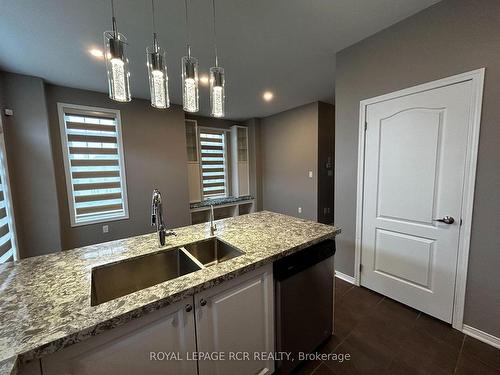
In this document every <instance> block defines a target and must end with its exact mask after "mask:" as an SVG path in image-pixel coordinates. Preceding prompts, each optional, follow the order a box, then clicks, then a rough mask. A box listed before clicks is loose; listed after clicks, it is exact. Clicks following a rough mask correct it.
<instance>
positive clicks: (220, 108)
mask: <svg viewBox="0 0 500 375" xmlns="http://www.w3.org/2000/svg"><path fill="white" fill-rule="evenodd" d="M224 84H225V78H224V68H220V67H213V68H210V107H211V109H212V111H211V115H212V116H214V117H224V114H225V108H224V107H225V105H224V102H225V92H224Z"/></svg>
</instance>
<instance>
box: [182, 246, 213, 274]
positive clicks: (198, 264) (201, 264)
mask: <svg viewBox="0 0 500 375" xmlns="http://www.w3.org/2000/svg"><path fill="white" fill-rule="evenodd" d="M179 250H180V251H182V252H183V253H184V254H185V255H187V257H188V258H189V259H191V260H192V261H193V262H194V263H196V265H197V266H198V267H200V268H201V269H202V270H204V269H205V268H207V267H205V265H203V263H201V262H200V261H199V260H198V259H196V258H195V257H194V256H193V255H192V254H191V253H190V252H189V251H187V250H186V249H185V248H184V247H179Z"/></svg>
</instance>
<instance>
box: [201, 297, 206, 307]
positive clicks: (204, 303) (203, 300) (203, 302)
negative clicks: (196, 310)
mask: <svg viewBox="0 0 500 375" xmlns="http://www.w3.org/2000/svg"><path fill="white" fill-rule="evenodd" d="M206 304H207V301H206V300H205V299H204V298H202V299H201V300H200V305H201V306H205V305H206Z"/></svg>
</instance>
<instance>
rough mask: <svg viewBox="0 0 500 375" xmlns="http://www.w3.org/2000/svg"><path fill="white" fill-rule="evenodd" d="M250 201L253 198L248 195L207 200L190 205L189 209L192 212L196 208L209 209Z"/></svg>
mask: <svg viewBox="0 0 500 375" xmlns="http://www.w3.org/2000/svg"><path fill="white" fill-rule="evenodd" d="M252 199H253V197H252V196H250V195H247V196H245V197H225V198H217V199H209V200H206V201H202V202H195V203H191V204H190V205H189V208H191V209H192V210H194V209H197V208H204V207H210V206H211V205H213V206H214V207H215V206H222V205H224V204H231V203H240V202H245V201H251V200H252Z"/></svg>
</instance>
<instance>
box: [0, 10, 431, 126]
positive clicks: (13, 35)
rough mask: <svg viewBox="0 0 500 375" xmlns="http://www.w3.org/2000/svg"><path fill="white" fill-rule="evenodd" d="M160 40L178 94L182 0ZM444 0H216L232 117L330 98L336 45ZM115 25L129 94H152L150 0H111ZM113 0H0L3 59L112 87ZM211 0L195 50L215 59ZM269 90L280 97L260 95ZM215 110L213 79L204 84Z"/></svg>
mask: <svg viewBox="0 0 500 375" xmlns="http://www.w3.org/2000/svg"><path fill="white" fill-rule="evenodd" d="M156 1H157V2H156V4H157V29H158V34H159V38H160V44H161V46H163V47H164V48H165V49H166V50H167V54H168V55H167V58H168V63H167V64H168V72H169V87H170V96H171V101H172V102H173V103H177V104H179V103H181V101H182V99H181V89H180V88H181V86H180V74H181V72H180V59H181V57H182V56H184V55H185V54H186V26H185V18H184V1H183V0H156ZM438 1H439V0H217V2H216V4H217V17H218V20H217V21H218V22H217V34H218V46H219V61H220V65H221V66H223V67H224V68H225V70H226V117H228V118H231V119H235V120H236V119H245V118H250V117H264V116H268V115H270V114H274V113H277V112H280V111H283V110H286V109H289V108H293V107H296V106H298V105H301V104H306V103H310V102H313V101H316V100H322V101H326V102H330V103H332V102H333V98H334V81H335V53H336V52H337V51H340V50H342V49H343V48H345V47H347V46H349V45H351V44H353V43H355V42H357V41H359V40H362V39H364V38H366V37H368V36H369V35H372V34H374V33H375V32H377V31H379V30H381V29H384V28H386V27H388V26H390V25H392V24H394V23H396V22H398V21H400V20H402V19H404V18H406V17H408V16H410V15H412V14H413V13H416V12H418V11H420V10H422V9H424V8H426V7H428V6H430V5H432V4H434V3H437V2H438ZM115 8H116V16H117V21H118V29H119V31H120V32H122V33H123V34H125V35H126V36H127V38H128V41H129V50H128V57H129V60H130V65H131V86H132V96H133V97H137V98H149V93H148V83H147V71H146V63H145V58H146V56H145V48H146V46H148V45H150V44H151V2H150V1H149V0H115ZM110 13H111V10H110V3H109V0H31V1H29V0H0V14H2V22H0V69H2V70H6V71H11V72H17V73H22V74H28V75H33V76H37V77H42V78H44V79H45V80H46V81H47V82H49V83H53V84H57V85H63V86H69V87H76V88H82V89H88V90H95V91H101V92H106V91H107V83H106V78H105V70H104V62H103V61H100V60H98V59H96V58H94V57H92V56H91V55H90V54H89V53H88V50H89V49H90V48H93V47H97V48H101V46H102V34H103V31H105V30H109V29H110V28H111V16H110ZM211 14H212V13H211V1H210V0H190V24H191V30H190V35H191V44H192V55H193V56H195V57H198V58H199V61H200V72H201V73H207V72H208V69H209V68H210V66H212V65H213V61H214V55H213V38H212V18H211ZM265 90H270V91H272V92H274V94H275V97H274V99H273V100H272V101H271V102H269V103H267V102H264V101H263V100H262V93H263V92H264V91H265ZM200 105H201V111H200V112H201V113H200V114H202V115H208V114H209V108H208V89H207V88H206V87H202V88H201V91H200Z"/></svg>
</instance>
